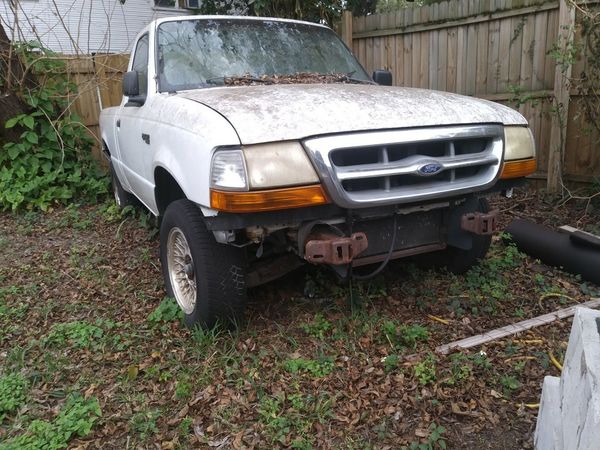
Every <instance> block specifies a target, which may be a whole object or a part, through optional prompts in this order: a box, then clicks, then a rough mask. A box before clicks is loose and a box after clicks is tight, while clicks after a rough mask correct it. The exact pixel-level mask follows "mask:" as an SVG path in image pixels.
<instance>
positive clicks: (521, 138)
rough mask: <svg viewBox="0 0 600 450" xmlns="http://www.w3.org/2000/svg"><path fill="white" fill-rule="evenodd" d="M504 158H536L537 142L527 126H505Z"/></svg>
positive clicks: (507, 159) (508, 159) (510, 159)
mask: <svg viewBox="0 0 600 450" xmlns="http://www.w3.org/2000/svg"><path fill="white" fill-rule="evenodd" d="M504 145H505V151H504V160H505V161H512V160H513V159H527V158H535V143H534V141H533V135H532V134H531V130H530V129H529V128H527V127H504Z"/></svg>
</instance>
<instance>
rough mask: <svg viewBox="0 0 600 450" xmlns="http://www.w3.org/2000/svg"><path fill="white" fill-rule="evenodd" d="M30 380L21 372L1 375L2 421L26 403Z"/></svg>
mask: <svg viewBox="0 0 600 450" xmlns="http://www.w3.org/2000/svg"><path fill="white" fill-rule="evenodd" d="M29 386H30V385H29V380H27V378H25V377H24V376H23V375H21V374H20V373H11V374H8V375H3V376H2V377H0V423H1V422H2V420H4V418H5V417H6V415H7V414H11V413H13V412H15V411H16V410H17V409H19V408H20V407H21V406H22V405H24V404H25V403H26V401H27V398H28V393H29Z"/></svg>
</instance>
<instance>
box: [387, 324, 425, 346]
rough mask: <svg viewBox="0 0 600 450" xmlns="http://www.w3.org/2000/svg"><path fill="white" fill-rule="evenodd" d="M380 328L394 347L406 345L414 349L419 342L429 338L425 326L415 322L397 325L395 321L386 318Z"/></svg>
mask: <svg viewBox="0 0 600 450" xmlns="http://www.w3.org/2000/svg"><path fill="white" fill-rule="evenodd" d="M381 328H382V332H383V335H384V337H385V339H386V340H387V341H388V342H389V343H391V344H392V346H394V347H408V348H410V349H412V350H414V349H416V348H417V344H418V343H419V342H426V341H427V340H428V339H429V331H428V330H427V328H426V327H423V326H421V325H417V324H413V325H405V324H402V325H400V326H398V325H397V324H396V323H395V322H393V321H391V320H386V321H384V322H383V324H382V327H381Z"/></svg>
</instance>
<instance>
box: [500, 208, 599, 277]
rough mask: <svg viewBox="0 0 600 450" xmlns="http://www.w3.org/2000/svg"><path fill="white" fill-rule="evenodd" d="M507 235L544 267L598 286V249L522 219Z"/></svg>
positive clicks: (512, 223)
mask: <svg viewBox="0 0 600 450" xmlns="http://www.w3.org/2000/svg"><path fill="white" fill-rule="evenodd" d="M506 232H507V233H508V234H510V235H511V236H512V240H513V242H514V243H515V244H516V245H517V248H518V249H519V250H520V251H522V252H524V253H527V254H528V255H531V256H533V257H534V258H537V259H539V260H540V261H542V262H543V263H544V264H547V265H550V266H555V267H561V268H562V269H564V270H566V271H567V272H571V273H574V274H579V275H581V277H582V278H583V279H585V280H588V281H591V282H592V283H596V284H600V249H599V248H598V247H597V246H595V245H593V244H591V243H589V242H588V243H586V242H585V241H583V242H582V240H579V239H572V238H571V236H570V235H569V234H568V233H558V232H556V231H552V230H550V229H548V228H546V227H544V226H542V225H537V224H535V223H532V222H528V221H527V220H522V219H516V220H513V221H512V222H511V223H510V225H509V226H508V227H507V228H506Z"/></svg>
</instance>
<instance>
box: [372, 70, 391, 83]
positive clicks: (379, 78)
mask: <svg viewBox="0 0 600 450" xmlns="http://www.w3.org/2000/svg"><path fill="white" fill-rule="evenodd" d="M373 81H374V82H375V83H377V84H380V85H381V86H391V85H392V72H390V71H389V70H376V71H375V72H373Z"/></svg>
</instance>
